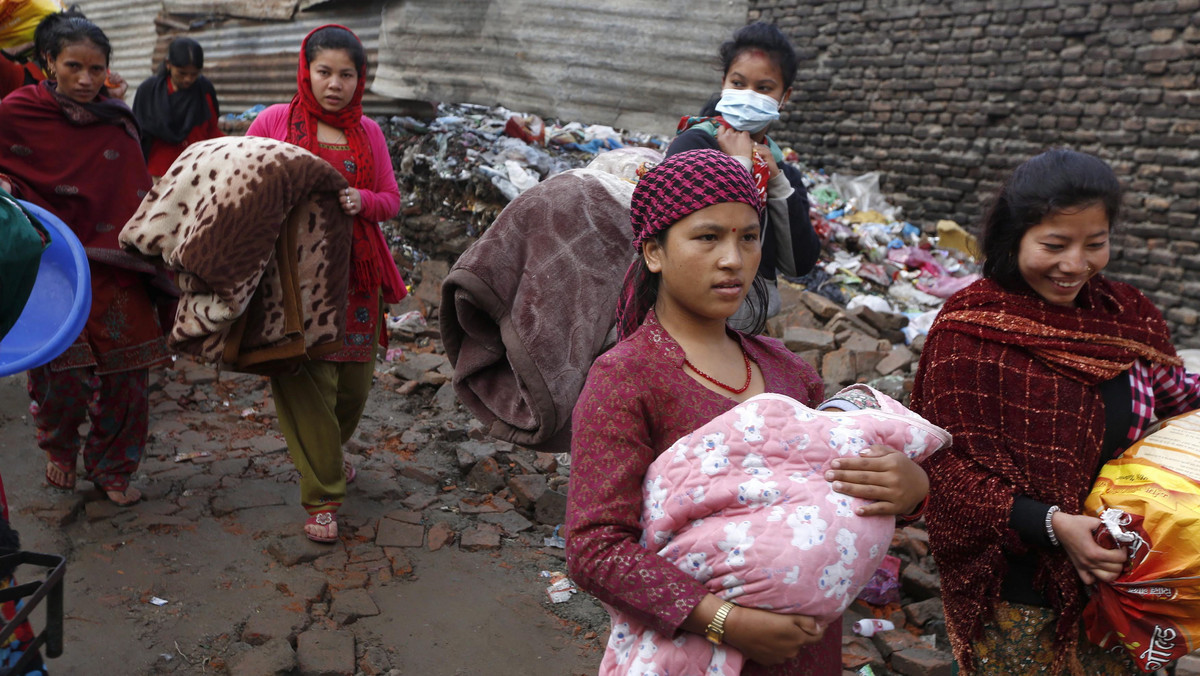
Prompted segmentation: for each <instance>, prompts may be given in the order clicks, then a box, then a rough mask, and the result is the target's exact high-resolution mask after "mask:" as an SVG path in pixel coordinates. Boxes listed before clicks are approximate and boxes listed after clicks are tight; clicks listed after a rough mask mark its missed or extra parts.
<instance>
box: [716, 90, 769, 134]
mask: <svg viewBox="0 0 1200 676" xmlns="http://www.w3.org/2000/svg"><path fill="white" fill-rule="evenodd" d="M717 112H718V113H720V114H721V117H724V118H725V121H726V122H728V123H729V124H730V126H732V127H733V128H734V129H736V130H738V131H748V132H750V133H751V134H757V133H758V132H760V131H762V130H764V129H766V128H767V125H769V124H771V123H772V122H774V121H775V120H778V119H779V102H778V101H776V100H775V99H773V98H771V97H770V96H767V95H766V94H759V93H758V92H754V91H750V90H749V89H722V90H721V100H720V101H719V102H718V103H717Z"/></svg>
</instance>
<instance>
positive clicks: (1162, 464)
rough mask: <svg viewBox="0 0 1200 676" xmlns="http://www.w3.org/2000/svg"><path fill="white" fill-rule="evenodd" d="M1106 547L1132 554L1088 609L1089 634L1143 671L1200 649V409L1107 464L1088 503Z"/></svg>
mask: <svg viewBox="0 0 1200 676" xmlns="http://www.w3.org/2000/svg"><path fill="white" fill-rule="evenodd" d="M1084 512H1085V513H1087V514H1090V515H1092V516H1098V517H1100V519H1101V521H1103V522H1104V524H1105V526H1104V527H1103V528H1101V529H1100V530H1099V531H1098V533H1097V538H1096V539H1097V541H1098V542H1100V543H1101V544H1102V545H1104V546H1109V547H1111V546H1113V545H1114V544H1119V545H1121V546H1122V547H1124V548H1125V550H1126V551H1127V552H1128V555H1129V562H1128V564H1127V565H1126V568H1125V572H1123V573H1122V574H1121V576H1120V577H1119V578H1117V580H1116V581H1115V582H1113V583H1112V584H1105V583H1100V584H1098V585H1096V589H1095V590H1094V593H1093V595H1092V597H1091V599H1090V600H1089V602H1088V605H1087V608H1086V609H1085V610H1084V615H1083V620H1084V624H1085V626H1086V627H1087V634H1088V639H1089V640H1091V641H1092V642H1093V643H1096V644H1097V645H1099V646H1101V647H1104V648H1109V647H1113V646H1122V647H1124V648H1125V650H1126V651H1127V652H1128V653H1129V655H1130V657H1132V658H1133V660H1134V662H1136V663H1137V665H1138V666H1139V667H1140V668H1141V669H1143V670H1144V671H1154V670H1156V669H1159V668H1161V667H1162V666H1164V665H1166V664H1167V663H1169V662H1170V661H1172V660H1174V659H1177V658H1179V657H1182V656H1184V655H1186V654H1188V653H1190V652H1192V651H1193V650H1196V649H1197V648H1200V411H1192V412H1190V413H1185V414H1183V415H1180V416H1176V417H1175V418H1171V419H1169V420H1167V421H1166V422H1164V423H1163V425H1162V427H1161V428H1160V429H1158V430H1157V431H1156V432H1154V433H1152V434H1150V435H1148V436H1146V437H1144V438H1142V440H1141V441H1138V442H1137V443H1136V444H1134V445H1133V446H1131V447H1130V448H1129V449H1128V450H1127V451H1126V452H1125V453H1124V454H1122V456H1121V457H1120V458H1118V459H1116V460H1113V461H1111V462H1109V463H1107V464H1105V466H1104V468H1103V470H1101V472H1100V477H1099V479H1097V480H1096V485H1095V486H1094V487H1093V488H1092V492H1091V494H1089V495H1088V498H1087V500H1086V502H1085V503H1084Z"/></svg>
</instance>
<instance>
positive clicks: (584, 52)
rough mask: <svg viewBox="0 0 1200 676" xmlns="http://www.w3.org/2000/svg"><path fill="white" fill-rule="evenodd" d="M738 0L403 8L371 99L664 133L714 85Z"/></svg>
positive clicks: (436, 3) (411, 1)
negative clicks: (497, 109)
mask: <svg viewBox="0 0 1200 676" xmlns="http://www.w3.org/2000/svg"><path fill="white" fill-rule="evenodd" d="M747 11H748V7H747V2H746V1H745V0H664V1H660V2H645V1H644V0H610V1H609V2H602V3H583V2H579V1H578V0H499V1H498V0H457V1H455V2H445V0H404V1H403V2H388V3H386V9H385V11H384V13H383V25H384V30H383V34H382V35H381V37H380V64H379V71H378V73H377V75H376V79H375V85H374V87H375V91H377V92H379V93H381V94H387V95H391V96H395V97H398V98H413V99H425V100H439V101H455V102H466V103H479V104H483V105H495V104H501V105H504V106H505V107H508V108H511V109H514V110H521V111H526V112H535V113H539V114H541V115H547V116H553V117H558V118H560V119H569V120H580V121H586V122H592V123H603V124H609V125H612V126H616V127H624V128H627V129H640V130H647V131H657V132H660V133H666V132H669V131H673V130H674V126H675V125H674V122H673V120H675V121H677V120H678V119H679V116H680V115H684V114H689V113H694V112H695V111H696V110H697V109H699V107H700V106H701V105H702V104H703V103H704V102H705V101H706V100H707V99H708V97H709V96H710V95H711V94H713V93H715V92H716V91H717V90H718V89H719V88H720V74H719V70H718V68H717V62H716V52H717V46H718V45H719V44H720V43H721V41H723V40H725V39H728V37H729V35H730V34H731V33H732V32H733V30H734V29H735V28H737V27H739V26H741V25H743V24H744V23H745V22H746V16H747Z"/></svg>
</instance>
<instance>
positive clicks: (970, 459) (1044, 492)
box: [912, 149, 1200, 676]
mask: <svg viewBox="0 0 1200 676" xmlns="http://www.w3.org/2000/svg"><path fill="white" fill-rule="evenodd" d="M1120 201H1121V189H1120V184H1119V182H1118V181H1117V177H1116V175H1115V174H1113V171H1112V169H1111V168H1109V166H1108V165H1107V164H1105V163H1104V162H1103V161H1101V160H1099V159H1097V158H1095V157H1092V156H1090V155H1085V154H1083V153H1079V152H1074V151H1070V150H1063V149H1058V150H1051V151H1048V152H1046V153H1043V154H1041V155H1038V156H1037V157H1034V158H1032V159H1030V160H1029V161H1027V162H1025V163H1024V164H1022V165H1021V166H1020V167H1018V168H1017V169H1016V171H1015V172H1014V173H1013V175H1012V176H1011V177H1010V178H1009V180H1008V182H1007V183H1006V184H1005V186H1004V187H1003V188H1002V189H1001V191H1000V194H999V196H998V197H997V199H996V203H995V204H994V205H993V207H992V209H991V211H990V213H989V215H988V216H987V218H986V219H985V221H984V237H983V249H984V258H985V260H984V266H983V270H984V279H982V280H980V281H978V282H976V283H975V284H973V285H971V286H969V287H967V288H966V289H964V290H962V291H961V292H959V293H957V294H955V295H954V296H953V297H951V298H950V299H949V300H948V301H947V302H946V304H945V306H944V307H943V308H942V310H941V312H940V313H939V314H938V318H937V320H936V321H935V322H934V325H933V327H932V328H931V329H930V332H929V335H928V337H927V339H926V342H925V348H924V351H923V352H922V355H921V364H920V367H919V369H918V371H917V378H916V385H915V388H914V390H913V396H912V405H913V409H914V410H916V411H917V412H919V413H920V414H921V415H923V416H925V417H926V418H928V419H929V420H930V421H931V422H933V423H934V424H936V425H939V426H941V427H943V428H945V429H946V430H947V431H949V432H950V433H951V434H952V435H954V445H953V447H952V448H950V449H946V450H943V451H941V452H939V453H937V454H935V455H934V456H933V457H931V458H930V459H929V460H927V461H926V462H925V463H924V465H925V469H926V471H927V472H928V474H929V481H930V495H929V498H930V499H929V508H928V511H927V513H926V518H927V520H928V524H929V544H930V547H931V549H932V550H933V555H934V558H935V560H936V561H937V564H938V568H939V570H940V571H941V575H942V599H943V601H944V603H945V609H946V628H947V630H948V632H949V634H950V642H951V644H952V645H953V648H954V653H955V657H956V658H957V659H958V662H959V665H960V666H961V668H962V670H963V673H967V674H1004V675H1008V674H1039V673H1047V674H1061V673H1070V674H1075V675H1079V676H1082V675H1083V674H1088V675H1091V674H1122V673H1137V672H1136V670H1135V669H1134V668H1133V666H1132V664H1130V663H1128V662H1127V661H1125V660H1124V659H1123V658H1122V657H1120V656H1114V655H1112V654H1110V653H1104V652H1102V651H1101V650H1100V649H1099V648H1098V647H1096V646H1095V645H1092V644H1090V643H1088V642H1087V641H1086V640H1085V639H1083V638H1082V637H1081V632H1080V624H1079V618H1080V613H1081V611H1082V609H1083V606H1084V603H1085V601H1086V593H1087V592H1086V585H1089V584H1092V583H1093V582H1095V581H1097V580H1103V581H1112V580H1113V579H1115V578H1116V576H1117V575H1118V574H1119V573H1120V572H1121V569H1122V566H1123V563H1124V560H1125V556H1124V554H1123V553H1122V552H1121V551H1114V550H1107V549H1103V548H1101V547H1100V546H1099V545H1097V544H1096V543H1095V541H1094V540H1093V539H1092V530H1093V529H1094V528H1096V527H1097V526H1099V525H1100V521H1099V519H1096V518H1094V517H1090V516H1085V515H1083V514H1082V513H1081V512H1082V507H1083V500H1084V498H1085V497H1086V496H1087V494H1088V491H1089V490H1090V489H1091V487H1092V484H1093V483H1094V482H1095V479H1096V476H1097V475H1098V474H1099V471H1100V467H1101V465H1103V464H1104V462H1105V461H1107V460H1109V459H1111V458H1113V457H1114V455H1116V454H1119V453H1120V452H1121V451H1122V450H1124V449H1125V447H1127V446H1128V445H1129V444H1130V443H1131V442H1132V441H1135V440H1136V439H1138V438H1139V437H1140V436H1141V434H1142V433H1143V432H1144V431H1145V429H1146V427H1147V425H1148V424H1149V423H1150V421H1151V416H1157V417H1158V418H1165V417H1168V416H1171V415H1175V414H1177V413H1180V412H1183V411H1187V410H1190V409H1193V408H1197V407H1200V379H1198V377H1197V376H1196V375H1193V374H1189V373H1187V372H1185V371H1184V370H1183V368H1182V365H1181V364H1182V362H1181V361H1180V359H1179V358H1178V357H1177V356H1176V354H1175V349H1174V348H1173V347H1172V345H1171V340H1170V336H1169V335H1168V331H1167V325H1166V322H1165V321H1164V320H1163V317H1162V314H1161V313H1160V312H1159V311H1158V310H1157V309H1156V308H1155V307H1154V305H1153V304H1152V303H1151V302H1150V300H1149V299H1147V298H1146V297H1145V296H1144V295H1142V294H1141V293H1140V292H1139V291H1137V290H1136V289H1134V288H1133V287H1131V286H1129V285H1127V284H1122V283H1120V282H1116V281H1112V280H1108V279H1105V278H1104V277H1103V276H1101V275H1100V272H1101V271H1102V270H1103V269H1104V267H1105V266H1106V265H1107V264H1108V260H1109V237H1110V228H1111V227H1112V225H1113V224H1114V223H1115V222H1116V221H1117V217H1118V214H1119V208H1120Z"/></svg>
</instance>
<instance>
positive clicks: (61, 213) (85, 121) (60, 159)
mask: <svg viewBox="0 0 1200 676" xmlns="http://www.w3.org/2000/svg"><path fill="white" fill-rule="evenodd" d="M79 158H87V159H86V161H83V160H80V159H79ZM0 174H7V175H9V176H10V177H12V179H13V183H14V185H15V186H16V196H17V197H20V198H21V199H25V200H29V201H30V202H33V203H34V204H37V205H38V206H41V207H44V208H46V209H48V210H50V211H51V212H52V213H54V215H56V216H58V217H59V218H60V219H62V221H63V222H64V223H66V224H67V225H68V226H70V227H71V230H72V231H74V233H75V235H76V236H77V237H79V240H80V241H81V242H82V243H83V245H84V246H85V247H86V248H87V251H88V257H89V258H92V259H93V260H99V261H103V262H105V263H109V264H111V265H116V266H119V267H126V268H130V269H134V270H138V271H150V272H153V270H154V268H153V266H151V265H149V264H147V263H145V262H144V261H140V260H138V259H137V258H134V257H133V256H131V255H129V254H126V253H125V252H124V251H122V250H121V247H120V245H119V244H118V242H117V235H118V234H119V233H120V232H121V228H122V227H124V226H125V222H126V221H128V220H129V218H130V217H131V216H133V213H134V212H135V211H136V210H137V208H138V205H139V204H141V201H142V197H143V196H145V194H146V192H147V191H148V190H149V189H150V174H149V173H147V171H146V161H145V160H144V159H142V149H141V145H140V143H139V141H138V131H137V124H136V122H134V119H133V113H132V112H131V111H130V110H129V108H128V107H126V106H125V104H124V103H122V102H120V101H118V100H116V99H109V98H105V97H103V96H100V97H97V98H96V99H95V100H94V101H90V102H88V103H78V102H76V101H73V100H71V99H69V98H67V97H66V96H63V95H61V94H59V93H58V91H57V88H56V84H55V83H53V82H50V81H45V82H42V83H40V84H37V85H30V86H26V87H22V88H20V89H17V90H16V91H14V92H12V93H11V94H9V95H8V96H7V97H5V99H4V104H3V105H2V106H0Z"/></svg>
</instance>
